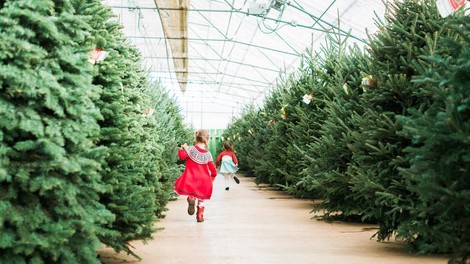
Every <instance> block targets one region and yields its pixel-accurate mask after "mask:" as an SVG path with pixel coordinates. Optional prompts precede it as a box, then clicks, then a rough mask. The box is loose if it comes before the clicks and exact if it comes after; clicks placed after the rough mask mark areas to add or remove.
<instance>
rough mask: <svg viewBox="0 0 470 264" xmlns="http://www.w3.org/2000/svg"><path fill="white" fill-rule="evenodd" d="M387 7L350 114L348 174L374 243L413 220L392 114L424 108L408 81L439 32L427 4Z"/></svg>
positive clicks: (401, 140)
mask: <svg viewBox="0 0 470 264" xmlns="http://www.w3.org/2000/svg"><path fill="white" fill-rule="evenodd" d="M388 9H389V12H388V13H387V15H386V18H385V23H383V24H379V26H380V31H379V32H378V33H377V34H375V35H374V36H372V37H371V40H370V45H369V50H368V54H369V56H370V64H371V67H370V72H366V73H364V83H363V84H362V88H363V89H364V91H365V92H364V93H363V94H362V95H361V98H360V103H361V105H362V107H363V109H364V110H363V111H362V113H358V114H356V115H354V116H353V119H354V121H355V122H356V124H357V127H358V129H357V130H356V131H355V132H354V134H353V138H352V142H351V143H350V148H352V149H353V152H352V157H351V163H350V165H349V166H348V170H347V174H349V175H350V177H351V180H350V181H349V183H350V184H351V190H352V191H353V193H354V195H355V198H356V202H357V203H358V204H361V208H360V209H361V210H362V211H360V212H359V213H360V214H361V215H362V216H363V219H370V220H376V221H377V222H378V224H379V231H378V233H377V235H378V239H379V240H384V239H388V238H389V237H390V236H392V235H393V234H394V233H395V232H396V230H397V227H398V225H399V223H400V222H402V221H406V220H407V219H409V218H410V217H412V216H411V215H410V212H409V211H408V210H406V208H407V207H408V206H409V205H410V204H412V203H413V201H414V200H415V198H416V197H415V196H413V194H412V193H410V192H409V191H408V190H407V188H406V185H407V181H406V179H404V178H403V176H402V175H401V173H400V171H399V167H406V166H407V164H408V160H407V159H406V158H404V156H405V155H404V152H403V150H404V149H405V148H406V147H407V146H408V145H409V144H410V141H409V139H407V138H405V137H403V136H400V135H399V133H398V131H400V130H401V124H400V122H399V121H398V120H397V116H398V115H408V114H409V112H410V111H412V110H413V109H418V108H420V107H423V105H426V104H428V102H429V98H427V97H424V98H423V97H422V96H420V95H419V94H416V93H415V90H416V89H418V87H417V84H415V83H412V82H411V79H412V78H413V77H414V76H415V75H417V74H418V68H419V67H423V66H424V65H426V63H425V62H423V61H422V59H421V56H423V55H429V54H432V53H433V52H434V49H435V47H434V45H433V43H434V41H435V40H436V39H438V38H439V36H440V34H441V33H442V32H441V31H440V29H441V26H442V19H441V18H440V16H439V14H438V12H437V9H436V7H435V4H434V2H432V1H396V2H395V3H390V4H389V6H388ZM418 65H419V67H418ZM358 209H359V208H358Z"/></svg>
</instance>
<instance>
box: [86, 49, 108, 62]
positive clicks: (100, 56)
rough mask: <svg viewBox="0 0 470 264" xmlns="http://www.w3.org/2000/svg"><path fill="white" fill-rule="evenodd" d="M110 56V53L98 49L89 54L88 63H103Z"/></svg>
mask: <svg viewBox="0 0 470 264" xmlns="http://www.w3.org/2000/svg"><path fill="white" fill-rule="evenodd" d="M108 54H109V52H107V51H104V50H101V49H98V48H94V49H93V50H91V51H90V52H88V61H89V62H90V63H91V64H95V63H97V62H100V61H103V60H104V59H105V58H106V57H107V56H108Z"/></svg>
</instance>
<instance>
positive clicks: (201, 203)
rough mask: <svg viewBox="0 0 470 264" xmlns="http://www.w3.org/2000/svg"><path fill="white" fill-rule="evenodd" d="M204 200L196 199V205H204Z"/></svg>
mask: <svg viewBox="0 0 470 264" xmlns="http://www.w3.org/2000/svg"><path fill="white" fill-rule="evenodd" d="M204 202H205V200H203V199H197V206H198V207H204V206H205V203H204Z"/></svg>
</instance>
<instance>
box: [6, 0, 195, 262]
mask: <svg viewBox="0 0 470 264" xmlns="http://www.w3.org/2000/svg"><path fill="white" fill-rule="evenodd" d="M140 60H141V57H140V55H139V53H138V52H137V50H136V49H135V48H133V47H132V46H131V45H130V44H129V43H128V42H127V41H126V40H125V38H124V37H123V36H122V34H121V33H120V26H119V24H118V23H117V22H116V21H115V19H113V18H112V12H111V10H109V9H108V8H105V7H103V6H102V4H101V1H100V0H87V1H79V0H42V1H30V0H11V1H0V91H1V92H0V263H5V264H7V263H14V264H19V263H100V261H99V259H98V258H97V254H96V249H97V248H101V247H102V244H104V245H107V246H110V247H112V248H113V249H115V250H116V251H118V252H119V251H125V252H128V253H130V254H133V253H132V252H131V250H130V248H129V245H128V242H129V241H131V240H148V239H150V238H151V234H152V232H153V231H155V227H154V224H155V221H156V220H157V219H158V218H159V217H162V213H163V211H164V210H165V205H166V204H167V202H168V200H169V199H170V198H171V194H172V191H171V190H172V184H171V182H172V180H174V177H175V176H177V175H179V171H180V169H181V168H179V167H178V165H177V164H176V163H175V158H176V152H175V151H176V145H177V142H188V141H190V139H191V134H190V133H189V130H188V128H186V127H185V126H184V125H183V120H182V117H181V115H180V111H179V109H178V108H177V105H176V102H175V101H174V99H173V98H171V97H170V96H169V95H168V94H167V93H166V92H165V91H164V90H163V89H162V88H161V87H160V86H159V85H158V84H156V83H152V82H150V81H148V79H147V73H146V72H145V71H143V70H142V68H141V66H140V65H141V62H140Z"/></svg>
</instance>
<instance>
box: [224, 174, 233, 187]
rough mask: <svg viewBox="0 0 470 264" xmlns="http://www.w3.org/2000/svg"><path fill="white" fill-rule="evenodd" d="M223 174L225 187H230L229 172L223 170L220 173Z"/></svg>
mask: <svg viewBox="0 0 470 264" xmlns="http://www.w3.org/2000/svg"><path fill="white" fill-rule="evenodd" d="M222 174H223V175H224V180H225V187H230V180H231V175H230V174H231V173H229V172H224V173H222Z"/></svg>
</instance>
